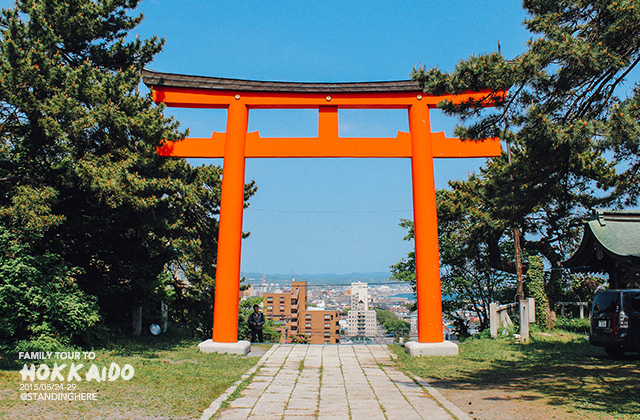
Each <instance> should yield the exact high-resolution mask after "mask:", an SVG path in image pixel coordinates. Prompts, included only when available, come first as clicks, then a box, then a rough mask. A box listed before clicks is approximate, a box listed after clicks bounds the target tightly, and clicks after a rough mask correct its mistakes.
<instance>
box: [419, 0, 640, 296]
mask: <svg viewBox="0 0 640 420" xmlns="http://www.w3.org/2000/svg"><path fill="white" fill-rule="evenodd" d="M523 5H524V8H525V9H526V11H527V12H528V14H529V18H528V19H527V20H525V25H526V27H527V28H528V29H529V30H530V31H531V32H532V34H533V36H534V37H533V38H532V39H531V40H530V41H529V44H528V49H527V51H526V52H525V53H523V54H521V55H519V56H517V57H515V58H513V59H506V58H504V57H503V56H502V55H501V54H500V53H490V54H484V55H480V56H477V57H476V56H472V57H470V58H468V59H466V60H462V61H460V63H459V64H458V65H457V66H456V69H455V71H453V72H451V73H444V72H442V71H440V70H438V69H435V68H434V69H431V70H427V69H425V68H418V69H415V71H414V78H415V79H416V80H418V81H419V82H420V84H421V85H422V86H423V88H424V90H425V92H429V93H442V92H452V93H459V92H464V91H466V90H481V89H489V90H490V91H491V93H489V94H487V97H486V99H485V100H496V99H497V101H498V106H497V107H496V108H494V109H493V110H487V109H484V108H480V107H477V106H475V105H477V104H476V103H465V104H462V105H460V106H455V105H453V104H452V103H442V104H441V107H442V108H443V109H444V110H445V112H447V113H449V114H451V115H456V116H458V117H459V118H460V120H461V122H462V124H463V126H462V127H458V128H457V129H456V134H457V135H459V136H461V137H462V138H465V139H475V138H483V137H490V136H500V137H502V139H503V141H504V142H506V143H508V145H509V147H510V149H511V160H509V157H508V155H507V153H503V154H502V156H500V157H498V158H495V159H491V160H489V161H488V163H487V164H486V165H485V166H484V168H482V170H481V171H480V173H479V174H478V175H477V176H476V177H475V178H474V179H473V180H471V179H470V180H469V181H466V182H462V183H458V184H454V185H453V186H452V187H453V189H454V190H466V189H473V190H474V193H475V194H476V195H477V197H479V198H480V200H481V203H479V207H480V208H481V209H482V211H483V212H486V213H487V217H486V219H485V221H484V222H482V226H478V227H476V228H474V229H476V230H482V231H483V237H480V238H477V240H479V241H481V242H483V243H485V244H486V246H487V249H488V250H489V251H490V256H489V261H490V263H491V265H492V266H493V267H494V268H496V269H499V270H504V271H508V272H512V273H514V272H515V265H514V263H513V262H511V261H507V260H505V259H503V258H502V253H501V248H500V245H499V244H500V243H501V242H504V239H506V238H508V237H509V236H510V232H511V229H512V228H513V227H518V228H519V229H520V230H521V231H522V232H523V235H524V238H525V241H524V244H523V246H524V247H525V248H526V250H527V251H528V252H529V253H530V254H538V255H541V256H543V257H544V258H545V259H546V260H547V262H548V264H550V265H551V268H552V271H551V277H550V280H549V282H548V284H547V289H546V291H547V293H548V294H549V298H550V301H551V304H553V302H554V301H557V299H559V298H560V295H561V293H562V291H561V283H562V272H561V271H560V270H559V268H560V262H561V261H563V260H564V259H565V258H566V257H567V256H568V255H569V253H570V252H571V251H572V250H573V249H575V248H574V247H575V245H576V241H577V239H578V238H579V235H580V233H581V230H582V220H583V219H584V217H585V216H586V215H587V214H588V213H589V212H590V211H591V209H593V208H596V207H604V206H616V205H620V204H622V203H625V202H626V203H627V204H629V203H635V202H636V201H635V200H636V199H637V197H638V173H639V171H638V168H639V166H638V165H639V164H640V161H639V159H638V140H637V133H638V132H640V131H639V130H638V120H639V119H638V117H640V113H639V112H638V109H639V108H638V105H637V104H638V101H639V99H638V92H637V91H636V90H632V91H629V90H626V89H625V86H624V82H625V80H626V78H627V77H628V76H629V74H630V72H631V71H632V70H634V69H635V68H636V67H637V65H638V63H639V62H640V8H639V7H636V5H634V2H630V1H618V2H611V1H586V0H567V1H562V2H558V1H551V0H536V1H534V0H526V1H524V2H523ZM503 90H508V94H507V95H506V96H505V97H504V98H501V97H500V95H499V91H503ZM625 95H630V99H628V100H625V101H622V100H621V98H622V97H624V96H625ZM621 163H626V164H627V165H628V166H627V167H628V170H626V172H623V173H617V172H616V169H617V168H619V167H620V164H621ZM525 269H526V267H525Z"/></svg>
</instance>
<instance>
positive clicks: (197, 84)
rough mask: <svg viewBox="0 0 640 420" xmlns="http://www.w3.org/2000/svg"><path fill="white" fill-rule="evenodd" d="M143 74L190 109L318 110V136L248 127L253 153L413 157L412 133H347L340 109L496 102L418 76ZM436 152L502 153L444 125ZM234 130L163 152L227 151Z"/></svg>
mask: <svg viewBox="0 0 640 420" xmlns="http://www.w3.org/2000/svg"><path fill="white" fill-rule="evenodd" d="M142 76H143V80H144V82H145V84H146V85H147V86H149V88H150V89H151V90H152V92H153V99H154V101H156V102H158V103H164V104H165V105H167V106H173V107H184V108H229V107H230V106H232V105H234V106H235V105H242V106H244V107H245V108H246V109H247V110H249V109H265V108H270V109H296V108H315V109H318V136H317V137H312V138H301V137H288V138H282V137H279V138H274V137H269V138H262V137H260V134H259V133H258V132H253V133H247V135H246V139H245V141H246V150H245V157H247V158H267V157H273V158H276V157H280V158H286V157H307V158H314V157H315V158H318V157H334V158H335V157H372V158H376V157H393V158H410V157H411V155H412V152H411V138H410V135H409V133H406V132H398V134H397V136H396V137H390V138H389V137H387V138H384V137H370V138H363V137H339V135H338V110H339V109H349V108H356V109H376V108H377V109H409V108H410V107H417V108H418V107H419V108H425V109H424V112H425V113H428V109H430V108H436V107H437V105H438V103H440V102H441V101H443V100H449V101H452V102H454V103H460V102H462V101H464V100H469V99H473V100H476V101H483V104H484V105H485V106H491V105H492V104H493V102H492V101H491V99H490V98H492V96H491V95H490V92H489V91H480V92H468V93H464V94H459V95H426V94H425V93H423V92H422V91H421V90H420V87H419V86H418V83H417V82H415V81H412V80H402V81H388V82H356V83H299V82H273V81H255V80H240V79H228V78H220V77H207V76H189V75H180V74H172V73H160V72H155V71H151V70H144V71H143V73H142ZM431 137H432V145H433V150H432V154H433V157H435V158H446V157H450V158H453V157H455V158H461V157H486V156H496V155H499V154H500V142H499V139H497V138H491V139H484V141H482V142H469V141H467V142H464V145H463V144H462V143H463V142H461V141H460V140H459V139H457V138H448V137H446V136H445V134H444V132H438V133H431ZM225 138H226V133H217V132H214V133H213V134H212V136H211V137H210V138H188V139H185V140H183V141H181V142H174V143H166V144H164V145H163V146H162V147H160V148H159V149H158V153H159V154H160V155H162V156H180V157H193V158H198V157H199V158H207V157H208V158H222V157H224V143H225Z"/></svg>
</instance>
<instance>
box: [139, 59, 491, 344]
mask: <svg viewBox="0 0 640 420" xmlns="http://www.w3.org/2000/svg"><path fill="white" fill-rule="evenodd" d="M143 80H144V83H145V84H146V85H147V86H148V87H149V88H150V89H151V91H152V92H153V99H154V101H155V102H156V103H164V104H165V105H167V106H173V107H184V108H223V109H227V112H228V113H227V131H226V133H215V132H214V133H213V135H212V137H211V138H187V139H184V140H182V141H179V142H166V143H164V145H162V146H161V147H159V148H158V153H159V154H160V155H162V156H173V157H200V158H223V159H224V164H223V175H222V192H221V199H220V200H221V203H220V225H219V237H218V259H217V261H218V262H217V271H216V293H215V306H214V318H213V337H212V341H213V343H221V344H224V343H236V342H238V329H237V319H238V298H239V279H240V259H241V238H242V214H243V208H244V175H245V159H246V158H268V157H272V158H294V157H295V158H311V157H314V158H318V157H333V158H337V157H354V158H356V157H371V158H374V157H375V158H384V157H393V158H410V159H411V173H412V183H413V215H414V230H415V253H416V278H417V300H418V342H419V343H435V344H437V343H443V336H442V301H441V288H440V263H439V251H438V225H437V215H436V196H435V183H434V173H433V158H443V157H461V158H462V157H465V158H468V157H489V156H499V155H500V140H499V139H498V138H490V139H484V140H482V141H465V142H462V141H460V140H459V139H456V138H447V137H445V135H444V133H442V132H440V133H432V132H431V125H430V120H429V109H430V108H436V107H437V105H438V103H439V102H441V101H443V100H449V101H452V102H454V103H460V102H462V101H467V100H470V99H472V100H475V101H477V102H478V104H483V105H482V106H491V105H493V101H492V98H495V96H493V97H492V96H491V95H490V92H469V93H465V94H461V95H425V94H424V93H423V92H422V91H421V90H420V89H419V87H418V85H417V83H416V82H413V81H399V82H366V83H288V82H259V81H251V80H237V79H223V78H215V77H202V76H186V75H177V74H170V73H159V72H154V71H150V70H144V71H143ZM265 108H271V109H296V108H311V109H318V136H317V137H312V138H296V137H294V138H283V137H278V138H271V137H270V138H262V137H260V134H259V133H258V132H253V133H247V127H248V118H249V110H250V109H265ZM340 108H343V109H345V108H352V109H370V108H384V109H406V110H407V111H408V118H409V133H403V132H398V135H397V136H396V137H391V138H377V137H376V138H360V137H357V138H344V137H339V135H338V110H339V109H340ZM216 351H219V350H216ZM436 353H438V352H436ZM455 353H456V354H457V348H456V351H455Z"/></svg>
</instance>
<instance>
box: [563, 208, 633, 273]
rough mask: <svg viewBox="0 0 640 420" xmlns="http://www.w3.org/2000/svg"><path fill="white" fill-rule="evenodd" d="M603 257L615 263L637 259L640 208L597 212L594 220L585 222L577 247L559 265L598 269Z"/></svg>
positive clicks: (631, 261) (586, 269)
mask: <svg viewBox="0 0 640 420" xmlns="http://www.w3.org/2000/svg"><path fill="white" fill-rule="evenodd" d="M604 256H608V257H609V258H611V259H612V260H614V261H618V262H623V261H624V262H629V263H632V264H638V263H639V262H640V211H638V210H627V211H612V210H599V211H597V212H596V213H595V214H594V217H593V219H592V220H589V221H588V222H586V223H585V230H584V236H583V238H582V242H581V244H580V247H579V248H578V250H577V251H576V252H575V254H574V255H573V256H572V257H571V258H569V259H568V260H567V261H564V262H563V263H562V265H563V266H564V267H565V268H581V269H585V270H584V271H591V270H589V269H588V268H587V267H592V268H595V269H594V270H593V271H600V270H599V269H598V268H599V266H600V265H601V264H604V263H603V262H602V261H603V257H604Z"/></svg>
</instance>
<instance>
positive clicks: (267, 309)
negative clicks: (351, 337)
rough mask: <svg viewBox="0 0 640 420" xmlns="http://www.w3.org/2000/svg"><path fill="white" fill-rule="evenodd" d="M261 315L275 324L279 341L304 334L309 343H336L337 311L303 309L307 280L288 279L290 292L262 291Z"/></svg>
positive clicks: (337, 331) (337, 335)
mask: <svg viewBox="0 0 640 420" xmlns="http://www.w3.org/2000/svg"><path fill="white" fill-rule="evenodd" d="M263 299H264V314H265V316H266V317H267V318H270V319H273V320H274V321H275V322H276V324H278V325H279V327H278V331H280V332H281V333H282V334H283V340H286V339H287V337H290V336H295V335H299V334H300V335H304V336H305V337H307V339H308V340H309V342H310V343H312V344H324V343H332V344H337V343H339V342H340V338H339V335H340V327H339V324H338V321H339V318H340V317H339V312H338V311H335V310H333V311H326V310H313V309H312V308H307V282H305V281H295V280H294V281H292V282H291V291H289V292H282V293H266V294H265V295H264V298H263Z"/></svg>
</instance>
